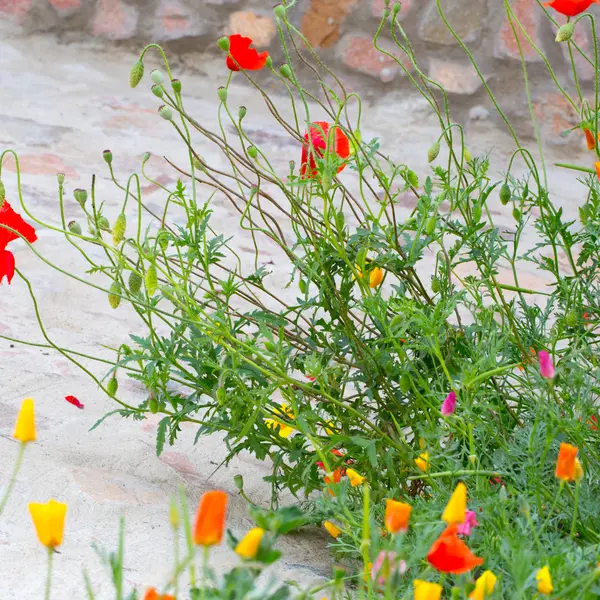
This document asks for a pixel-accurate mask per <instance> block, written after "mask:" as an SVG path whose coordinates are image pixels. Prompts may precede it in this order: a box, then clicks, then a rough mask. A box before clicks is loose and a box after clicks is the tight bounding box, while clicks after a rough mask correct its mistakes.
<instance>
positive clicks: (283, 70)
mask: <svg viewBox="0 0 600 600" xmlns="http://www.w3.org/2000/svg"><path fill="white" fill-rule="evenodd" d="M279 74H280V75H281V76H282V77H285V78H286V79H290V78H291V76H292V70H291V69H290V65H288V64H286V63H284V64H282V65H281V66H280V67H279Z"/></svg>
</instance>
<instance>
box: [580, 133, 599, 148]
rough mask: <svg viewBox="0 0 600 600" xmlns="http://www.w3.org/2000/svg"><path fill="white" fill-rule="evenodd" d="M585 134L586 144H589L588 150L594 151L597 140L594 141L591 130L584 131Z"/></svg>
mask: <svg viewBox="0 0 600 600" xmlns="http://www.w3.org/2000/svg"><path fill="white" fill-rule="evenodd" d="M583 133H584V134H585V142H586V144H587V149H588V150H594V148H595V147H596V140H595V139H594V134H593V133H592V132H591V131H590V130H589V129H584V130H583Z"/></svg>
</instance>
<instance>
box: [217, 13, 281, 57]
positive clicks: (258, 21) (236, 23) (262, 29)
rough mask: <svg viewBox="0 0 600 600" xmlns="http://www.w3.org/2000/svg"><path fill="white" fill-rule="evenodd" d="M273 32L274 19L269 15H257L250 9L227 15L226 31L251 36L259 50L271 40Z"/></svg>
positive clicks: (274, 30)
mask: <svg viewBox="0 0 600 600" xmlns="http://www.w3.org/2000/svg"><path fill="white" fill-rule="evenodd" d="M275 32H276V27H275V21H274V20H273V19H272V18H271V17H265V16H261V15H257V14H256V13H254V12H252V11H237V12H234V13H231V16H230V17H229V30H228V33H230V34H231V33H240V34H242V35H245V36H246V37H249V38H251V39H252V41H253V42H254V46H255V47H256V48H258V49H259V50H260V48H262V47H265V46H268V45H269V44H270V43H271V42H272V41H273V38H274V37H275Z"/></svg>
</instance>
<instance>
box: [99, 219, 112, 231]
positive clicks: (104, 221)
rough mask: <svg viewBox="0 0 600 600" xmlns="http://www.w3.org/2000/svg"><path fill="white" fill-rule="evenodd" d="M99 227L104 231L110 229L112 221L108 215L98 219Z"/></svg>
mask: <svg viewBox="0 0 600 600" xmlns="http://www.w3.org/2000/svg"><path fill="white" fill-rule="evenodd" d="M97 224H98V227H99V228H100V229H101V230H102V231H109V230H110V223H109V222H108V219H107V218H106V217H100V218H99V219H98V223H97Z"/></svg>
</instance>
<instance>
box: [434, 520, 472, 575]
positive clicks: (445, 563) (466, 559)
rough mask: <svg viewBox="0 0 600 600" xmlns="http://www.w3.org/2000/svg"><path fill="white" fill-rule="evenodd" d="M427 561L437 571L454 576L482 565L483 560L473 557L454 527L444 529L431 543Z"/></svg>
mask: <svg viewBox="0 0 600 600" xmlns="http://www.w3.org/2000/svg"><path fill="white" fill-rule="evenodd" d="M427 560H428V561H429V564H430V565H431V566H433V567H435V568H436V569H437V570H438V571H441V572H442V573H454V574H455V575H460V574H461V573H466V572H467V571H470V570H471V569H473V568H475V567H477V566H479V565H481V564H483V559H482V558H479V557H477V556H475V555H474V554H473V553H472V552H471V550H469V547H468V546H467V545H466V544H465V542H463V540H461V539H460V538H459V537H458V532H457V527H456V525H449V526H448V527H446V529H445V530H444V531H443V532H442V534H441V535H440V537H439V538H438V539H437V540H436V541H435V542H433V545H432V546H431V549H430V550H429V554H427Z"/></svg>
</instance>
